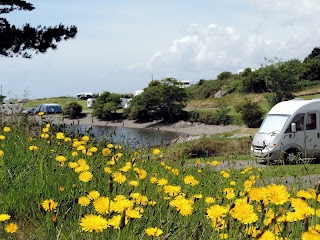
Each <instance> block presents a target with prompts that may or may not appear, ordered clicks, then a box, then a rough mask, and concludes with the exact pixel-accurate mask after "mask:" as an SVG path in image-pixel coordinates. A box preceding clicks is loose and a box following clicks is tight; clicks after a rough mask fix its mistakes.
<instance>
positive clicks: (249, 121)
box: [236, 98, 264, 128]
mask: <svg viewBox="0 0 320 240" xmlns="http://www.w3.org/2000/svg"><path fill="white" fill-rule="evenodd" d="M236 111H237V112H239V113H240V114H241V117H242V120H243V122H244V123H245V124H246V125H247V126H248V127H251V128H257V127H259V126H260V124H261V122H262V116H263V115H264V113H263V111H262V109H261V107H260V106H259V105H258V103H255V102H252V101H251V100H249V99H248V98H246V99H245V102H244V103H242V104H239V105H237V106H236Z"/></svg>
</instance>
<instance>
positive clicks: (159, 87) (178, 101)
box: [128, 78, 187, 122]
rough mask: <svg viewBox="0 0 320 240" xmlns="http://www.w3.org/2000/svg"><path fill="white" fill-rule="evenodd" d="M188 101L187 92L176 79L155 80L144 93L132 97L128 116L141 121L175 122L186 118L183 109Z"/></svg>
mask: <svg viewBox="0 0 320 240" xmlns="http://www.w3.org/2000/svg"><path fill="white" fill-rule="evenodd" d="M186 101H187V94H186V93H185V90H184V88H182V83H180V82H178V81H177V80H176V79H173V78H166V79H163V80H161V81H159V80H153V81H151V82H150V83H149V85H148V87H147V88H145V89H144V91H143V93H141V94H140V95H138V96H136V97H134V98H133V99H132V101H131V102H130V107H129V112H128V116H129V118H130V119H135V120H138V121H141V122H146V121H154V120H162V121H164V122H175V121H178V120H181V119H185V118H186V113H185V111H183V108H184V107H185V102H186Z"/></svg>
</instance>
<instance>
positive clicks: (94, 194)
mask: <svg viewBox="0 0 320 240" xmlns="http://www.w3.org/2000/svg"><path fill="white" fill-rule="evenodd" d="M88 195H89V198H90V199H97V198H98V197H100V193H99V192H98V191H96V190H92V191H90V192H89V193H88Z"/></svg>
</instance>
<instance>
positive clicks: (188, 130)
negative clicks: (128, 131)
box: [35, 114, 241, 136]
mask: <svg viewBox="0 0 320 240" xmlns="http://www.w3.org/2000/svg"><path fill="white" fill-rule="evenodd" d="M35 118H36V120H37V121H41V117H39V116H35ZM43 119H44V120H45V121H48V122H52V123H55V124H84V125H89V126H110V127H126V128H146V129H152V130H157V131H169V132H176V133H182V134H186V135H193V136H198V135H213V134H218V133H224V132H230V131H234V130H239V129H241V127H240V126H232V125H227V126H222V125H206V124H202V123H191V122H185V121H180V122H177V123H173V124H161V123H159V122H157V121H154V122H148V123H137V122H135V121H133V120H127V119H125V120H122V121H100V120H99V119H97V118H95V117H92V116H91V115H90V114H88V115H87V116H86V117H84V118H80V119H68V118H64V117H63V116H62V115H46V116H43Z"/></svg>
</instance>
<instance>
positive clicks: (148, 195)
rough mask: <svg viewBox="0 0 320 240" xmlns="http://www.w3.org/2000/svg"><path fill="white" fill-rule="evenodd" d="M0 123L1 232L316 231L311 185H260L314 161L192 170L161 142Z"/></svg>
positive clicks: (185, 235) (146, 235)
mask: <svg viewBox="0 0 320 240" xmlns="http://www.w3.org/2000/svg"><path fill="white" fill-rule="evenodd" d="M4 127H10V129H8V128H4ZM1 129H2V130H0V139H2V140H1V147H0V150H1V151H0V166H1V167H0V220H3V221H2V222H0V236H1V238H3V239H254V238H255V239H275V238H276V237H278V238H281V239H284V238H286V239H301V237H302V235H303V236H306V234H319V233H318V232H317V231H316V230H312V229H313V228H314V229H315V228H316V224H318V223H319V217H318V216H319V212H318V205H317V200H316V199H317V197H318V196H319V193H318V192H317V190H316V189H313V190H307V191H299V190H300V189H293V188H288V189H286V188H285V187H284V186H283V185H282V183H279V184H277V185H271V184H266V185H261V182H260V185H259V184H258V183H259V181H261V179H262V178H266V179H267V178H269V177H270V176H271V172H274V173H276V176H277V177H280V176H281V175H284V174H287V173H285V172H284V171H285V169H291V170H290V171H289V172H288V174H289V173H290V172H291V173H294V174H298V173H299V172H300V173H301V172H302V171H306V173H313V172H314V170H313V168H315V167H316V168H318V167H317V166H316V165H313V164H312V165H308V164H307V165H302V166H287V167H286V168H285V167H283V166H276V167H274V166H270V169H272V168H273V171H272V170H270V171H269V170H264V169H254V168H252V167H246V168H243V169H240V170H236V169H225V170H223V171H216V170H215V166H214V165H215V164H218V163H217V162H214V161H211V162H207V163H205V164H208V166H209V167H207V168H203V169H198V168H196V167H192V166H191V167H190V165H187V164H185V163H186V160H187V159H186V158H185V157H184V155H181V156H171V157H169V158H167V157H166V158H165V156H164V154H165V153H166V149H138V150H136V149H130V148H123V147H121V146H115V145H110V144H112V142H111V141H110V140H108V139H105V140H104V141H101V142H95V141H94V139H91V138H90V137H89V133H88V136H79V137H77V138H76V139H75V138H73V139H71V138H69V136H68V135H66V134H65V133H63V132H60V133H57V132H56V131H55V130H54V126H51V125H50V126H49V125H48V124H44V123H43V124H41V125H39V126H38V125H36V124H34V123H32V122H29V121H28V119H27V118H26V119H23V121H21V122H20V123H19V122H17V121H15V122H13V123H12V124H10V123H8V122H7V123H6V125H2V127H1ZM9 130H10V131H9ZM226 139H227V138H226V137H225V140H226ZM281 167H283V170H280V169H282V168H281ZM268 168H269V167H267V169H268ZM275 168H277V169H279V171H275V170H274V169H275ZM303 169H305V170H303ZM262 183H263V181H262ZM301 186H302V185H301ZM298 203H299V204H298ZM262 209H263V211H262ZM294 212H295V213H296V214H293V213H294ZM6 214H8V216H10V219H7V220H5V217H6V216H7V215H6ZM315 214H317V215H315ZM10 223H11V224H13V225H11V226H17V227H18V229H17V230H16V231H15V228H9V227H8V226H10V225H8V224H10ZM308 228H310V230H308ZM8 229H9V230H10V229H13V230H14V231H12V233H10V232H8ZM158 235H159V236H158ZM314 236H316V237H318V235H314ZM260 237H261V238H260Z"/></svg>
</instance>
